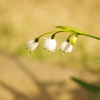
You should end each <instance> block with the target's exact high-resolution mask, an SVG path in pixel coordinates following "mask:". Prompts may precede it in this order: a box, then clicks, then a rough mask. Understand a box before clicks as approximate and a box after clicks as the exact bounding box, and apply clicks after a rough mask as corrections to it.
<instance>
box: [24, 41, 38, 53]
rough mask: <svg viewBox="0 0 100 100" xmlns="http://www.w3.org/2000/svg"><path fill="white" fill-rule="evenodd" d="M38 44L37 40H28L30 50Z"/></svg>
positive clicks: (27, 47)
mask: <svg viewBox="0 0 100 100" xmlns="http://www.w3.org/2000/svg"><path fill="white" fill-rule="evenodd" d="M37 46H38V42H36V41H35V40H31V41H29V42H27V44H26V49H28V50H29V51H30V52H32V51H33V50H35V49H36V47H37Z"/></svg>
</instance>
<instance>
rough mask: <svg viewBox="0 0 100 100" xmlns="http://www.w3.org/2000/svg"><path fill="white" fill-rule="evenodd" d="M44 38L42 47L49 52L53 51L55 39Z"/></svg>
mask: <svg viewBox="0 0 100 100" xmlns="http://www.w3.org/2000/svg"><path fill="white" fill-rule="evenodd" d="M45 39H46V40H45V41H44V44H43V46H44V49H46V50H48V51H49V52H53V51H54V50H55V49H56V44H57V42H56V40H55V39H51V38H45Z"/></svg>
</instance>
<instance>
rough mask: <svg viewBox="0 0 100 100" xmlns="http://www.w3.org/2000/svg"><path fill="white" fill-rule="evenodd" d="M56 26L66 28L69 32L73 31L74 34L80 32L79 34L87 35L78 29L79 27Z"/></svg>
mask: <svg viewBox="0 0 100 100" xmlns="http://www.w3.org/2000/svg"><path fill="white" fill-rule="evenodd" d="M56 28H61V29H66V31H67V32H70V33H74V34H77V33H78V34H80V35H83V34H84V35H88V34H87V33H85V32H83V31H81V30H79V29H76V28H73V27H67V26H56Z"/></svg>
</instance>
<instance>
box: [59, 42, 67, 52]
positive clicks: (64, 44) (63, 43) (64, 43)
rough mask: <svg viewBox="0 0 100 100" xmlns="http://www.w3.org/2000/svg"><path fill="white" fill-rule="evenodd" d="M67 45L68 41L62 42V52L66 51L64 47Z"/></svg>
mask: <svg viewBox="0 0 100 100" xmlns="http://www.w3.org/2000/svg"><path fill="white" fill-rule="evenodd" d="M66 45H67V42H66V41H64V42H62V43H61V46H60V51H61V52H64V49H65V46H66Z"/></svg>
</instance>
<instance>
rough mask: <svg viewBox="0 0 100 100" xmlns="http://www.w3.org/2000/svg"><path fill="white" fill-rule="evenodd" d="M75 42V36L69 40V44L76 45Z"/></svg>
mask: <svg viewBox="0 0 100 100" xmlns="http://www.w3.org/2000/svg"><path fill="white" fill-rule="evenodd" d="M76 41H77V37H76V36H75V37H73V38H72V39H71V41H70V43H71V44H72V45H73V44H75V43H76Z"/></svg>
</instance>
